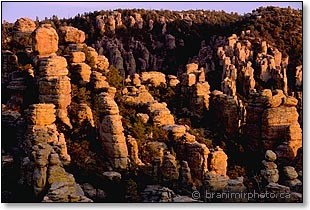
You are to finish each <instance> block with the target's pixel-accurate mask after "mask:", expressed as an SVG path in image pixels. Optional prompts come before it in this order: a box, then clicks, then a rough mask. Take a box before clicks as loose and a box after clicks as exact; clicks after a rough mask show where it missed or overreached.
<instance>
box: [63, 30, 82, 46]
mask: <svg viewBox="0 0 310 210" xmlns="http://www.w3.org/2000/svg"><path fill="white" fill-rule="evenodd" d="M59 37H60V42H61V43H62V42H65V43H76V44H80V43H83V42H84V41H85V33H84V31H81V30H78V29H77V28H74V27H72V26H62V27H60V28H59Z"/></svg>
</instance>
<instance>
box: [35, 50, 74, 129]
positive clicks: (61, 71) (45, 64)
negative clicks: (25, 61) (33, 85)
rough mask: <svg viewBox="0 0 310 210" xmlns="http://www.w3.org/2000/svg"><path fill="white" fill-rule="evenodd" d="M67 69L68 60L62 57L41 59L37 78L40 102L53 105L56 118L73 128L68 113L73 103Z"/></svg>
mask: <svg viewBox="0 0 310 210" xmlns="http://www.w3.org/2000/svg"><path fill="white" fill-rule="evenodd" d="M66 67H67V62H66V59H65V58H63V57H61V56H55V55H50V56H48V57H43V58H40V59H39V64H38V67H37V69H38V70H37V76H36V78H37V83H38V85H39V101H40V102H42V103H53V104H54V105H55V106H56V116H57V117H58V118H59V119H60V120H61V121H62V122H63V123H65V124H66V125H68V126H69V127H71V123H70V119H69V118H68V111H67V107H68V106H69V105H70V103H71V83H70V78H69V77H67V74H68V70H67V68H66Z"/></svg>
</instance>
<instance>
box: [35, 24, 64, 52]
mask: <svg viewBox="0 0 310 210" xmlns="http://www.w3.org/2000/svg"><path fill="white" fill-rule="evenodd" d="M58 40H59V38H58V34H57V32H56V30H55V29H54V28H53V27H52V25H51V24H42V25H41V26H39V27H38V28H37V29H36V30H35V31H34V32H33V33H32V49H33V51H35V52H38V54H39V55H40V56H47V55H50V54H52V53H56V52H57V50H58Z"/></svg>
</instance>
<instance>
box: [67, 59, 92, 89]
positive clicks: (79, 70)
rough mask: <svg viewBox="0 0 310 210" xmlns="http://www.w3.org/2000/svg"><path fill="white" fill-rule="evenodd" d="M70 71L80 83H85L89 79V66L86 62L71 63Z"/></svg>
mask: <svg viewBox="0 0 310 210" xmlns="http://www.w3.org/2000/svg"><path fill="white" fill-rule="evenodd" d="M71 72H72V75H75V76H76V79H77V80H78V81H79V83H80V84H86V83H88V82H89V81H90V75H91V67H90V66H89V65H87V64H86V63H72V68H71Z"/></svg>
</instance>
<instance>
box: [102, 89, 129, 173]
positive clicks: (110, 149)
mask: <svg viewBox="0 0 310 210" xmlns="http://www.w3.org/2000/svg"><path fill="white" fill-rule="evenodd" d="M98 100H99V112H100V114H101V117H100V119H99V141H100V143H101V145H102V149H103V151H104V154H105V155H106V156H107V157H108V158H109V161H110V164H111V166H112V168H113V169H116V170H125V169H127V164H128V160H127V159H128V150H127V145H126V139H125V136H124V133H123V131H124V128H123V126H122V121H121V118H122V117H121V116H120V115H119V109H118V106H117V104H116V103H115V101H114V95H113V96H111V95H110V94H109V93H106V92H103V93H101V94H99V98H98Z"/></svg>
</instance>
